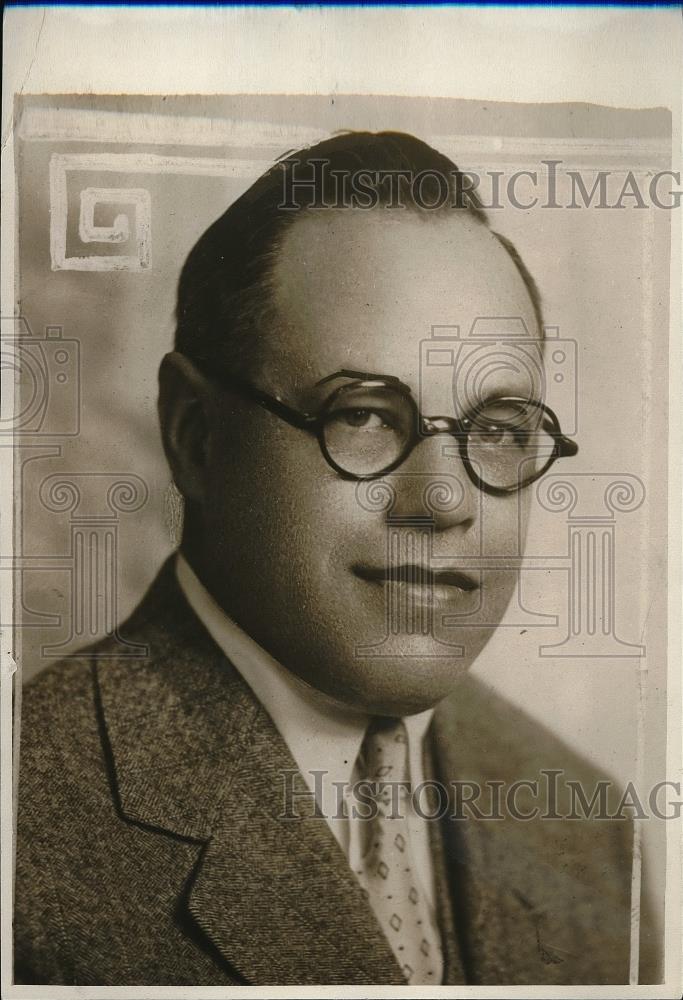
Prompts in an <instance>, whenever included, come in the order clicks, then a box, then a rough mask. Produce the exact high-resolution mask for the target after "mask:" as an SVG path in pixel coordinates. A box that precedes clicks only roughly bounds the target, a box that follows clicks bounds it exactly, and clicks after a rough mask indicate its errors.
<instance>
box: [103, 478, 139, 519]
mask: <svg viewBox="0 0 683 1000" xmlns="http://www.w3.org/2000/svg"><path fill="white" fill-rule="evenodd" d="M148 496H149V491H148V489H147V484H146V483H145V482H144V480H142V479H140V477H139V476H134V475H129V476H126V477H125V478H124V479H118V480H117V481H116V482H114V483H112V484H111V486H110V487H109V489H108V490H107V505H108V506H109V509H110V510H112V511H114V512H115V513H118V514H130V513H132V512H133V511H136V510H140V508H141V507H144V505H145V504H146V503H147V498H148Z"/></svg>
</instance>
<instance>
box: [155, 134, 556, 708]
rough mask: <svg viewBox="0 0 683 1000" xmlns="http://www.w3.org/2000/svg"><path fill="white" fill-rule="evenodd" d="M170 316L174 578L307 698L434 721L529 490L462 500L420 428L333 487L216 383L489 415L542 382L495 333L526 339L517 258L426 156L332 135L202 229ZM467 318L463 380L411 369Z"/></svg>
mask: <svg viewBox="0 0 683 1000" xmlns="http://www.w3.org/2000/svg"><path fill="white" fill-rule="evenodd" d="M321 162H322V163H324V164H325V166H324V167H323V168H321V166H320V164H321ZM416 178H417V181H416ZM306 181H308V182H309V183H308V184H306V183H305V182H306ZM293 182H296V183H293ZM354 185H355V187H354ZM444 185H445V186H444ZM354 190H355V192H356V196H354ZM359 191H361V192H364V194H363V196H362V197H361V195H360V194H359V193H358V192H359ZM444 192H445V195H446V196H445V197H444ZM363 199H364V200H363ZM283 205H284V206H286V207H283ZM427 206H435V207H427ZM177 316H178V328H177V338H176V352H177V353H175V354H173V355H170V356H168V357H167V358H166V359H165V360H164V364H163V365H162V370H161V397H160V413H161V420H162V430H163V436H164V443H165V448H166V452H167V455H168V458H169V462H170V465H171V469H172V472H173V476H174V480H175V482H176V485H177V486H178V488H179V489H180V491H181V493H182V494H183V496H184V498H185V511H186V514H185V518H186V520H185V529H184V536H183V550H184V551H185V553H186V555H187V557H188V559H189V560H190V562H191V564H192V565H193V566H194V567H195V569H196V570H197V572H198V574H199V575H200V577H201V578H202V580H203V581H204V582H205V584H206V585H207V586H208V588H209V589H210V590H211V592H212V594H213V596H214V597H215V598H216V600H217V601H218V602H219V603H220V604H221V605H222V606H223V608H224V609H225V610H226V611H227V612H228V614H230V615H231V616H232V617H233V618H234V619H235V620H236V621H237V622H238V624H239V625H241V626H242V627H243V628H244V629H245V630H246V631H247V632H248V633H249V634H250V635H252V636H253V637H254V638H255V639H256V640H257V641H258V642H260V643H261V645H263V646H264V648H265V649H267V650H268V651H269V652H270V653H271V654H272V655H273V656H274V657H275V658H276V659H278V660H279V661H280V662H281V663H282V664H283V665H284V666H285V667H286V668H287V669H289V670H290V671H292V672H293V673H294V674H296V675H297V676H299V677H300V678H301V679H302V680H304V681H305V682H307V683H308V684H310V685H311V686H313V687H314V688H316V689H318V690H319V691H321V692H323V693H324V694H326V695H328V696H330V697H332V698H334V699H335V700H337V701H339V702H342V703H345V704H348V705H350V706H353V707H356V708H361V709H363V710H367V711H371V712H380V713H382V712H384V713H386V714H405V713H407V712H413V711H419V710H421V709H423V708H426V707H428V706H430V705H433V704H435V703H436V702H437V701H439V700H440V699H441V698H443V697H444V696H445V695H446V694H448V692H449V691H450V689H451V688H452V686H453V683H454V681H455V679H456V678H457V676H458V675H459V674H460V673H461V672H462V671H463V670H464V669H466V668H467V667H468V666H469V665H470V664H471V663H472V661H473V660H474V658H475V657H476V656H477V654H478V653H479V651H480V650H481V649H482V647H483V646H484V645H485V643H486V641H487V640H488V638H489V637H490V635H491V634H492V632H493V630H494V629H495V627H496V626H497V625H498V623H499V622H500V620H501V618H502V616H503V613H504V611H505V608H506V606H507V603H508V601H509V598H510V596H511V593H512V590H513V588H514V583H515V574H514V572H511V571H510V570H506V569H496V568H487V569H486V570H485V571H484V570H482V568H481V566H482V563H481V559H482V557H488V556H506V555H507V556H512V555H514V554H515V553H517V552H518V551H519V546H520V545H521V544H522V542H523V537H524V533H525V525H526V516H527V511H528V491H526V492H525V491H523V490H522V491H520V492H509V493H504V492H499V493H496V492H495V491H492V492H489V491H486V490H482V489H481V488H480V487H479V485H475V482H474V481H473V476H472V474H471V472H472V469H474V471H475V473H476V472H477V471H480V468H479V466H478V465H477V462H476V460H474V461H473V463H471V468H470V472H469V473H468V471H467V469H466V459H467V454H468V453H467V451H466V450H465V453H464V454H463V447H462V446H459V443H458V442H459V439H458V438H457V436H456V437H453V436H451V435H449V434H430V435H425V436H422V435H421V434H419V433H417V434H416V436H415V442H414V444H415V446H414V447H412V450H409V453H407V454H406V457H405V460H404V461H403V462H402V463H401V464H400V465H398V466H396V467H395V468H392V469H391V470H390V471H389V472H387V473H386V474H385V475H383V476H381V478H378V479H369V480H358V479H353V478H348V477H345V476H343V475H340V474H339V471H338V470H336V469H335V468H333V466H332V465H331V464H330V463H329V461H326V458H325V457H324V455H323V451H322V450H321V448H320V446H319V441H318V440H317V439H316V436H315V435H314V434H309V433H306V430H305V429H302V428H299V427H296V426H293V425H292V423H290V422H287V421H286V420H283V419H280V418H279V416H278V414H277V413H276V412H273V411H272V409H270V410H269V409H266V408H264V407H263V406H260V405H258V403H256V402H254V400H253V399H250V398H247V396H246V395H245V394H243V393H241V392H239V391H235V390H234V387H232V388H231V384H232V383H231V382H230V379H229V378H223V377H222V375H223V373H233V374H237V375H239V376H240V377H241V378H242V379H243V380H246V381H248V382H249V383H250V384H251V385H253V386H255V387H256V388H257V389H259V390H261V391H262V392H264V393H267V394H268V395H269V396H270V397H273V398H278V399H281V400H283V401H284V402H285V403H286V404H287V405H288V406H289V407H292V408H294V409H295V410H296V411H297V412H300V413H306V414H312V415H315V414H317V413H319V412H320V410H321V408H324V406H325V404H326V400H327V399H328V398H329V397H330V394H331V393H332V392H334V391H335V390H337V389H339V388H340V386H342V385H344V386H345V385H346V384H347V383H348V381H349V377H348V376H344V377H343V378H342V377H341V376H340V377H339V379H337V380H331V381H326V379H328V377H329V376H330V375H333V374H335V373H339V372H342V371H354V372H360V373H371V374H373V375H386V376H393V377H397V378H398V379H400V381H401V382H402V383H403V384H404V385H405V386H408V387H409V388H410V389H411V390H412V393H413V395H414V397H415V398H416V400H417V402H418V404H419V408H420V410H421V412H422V413H423V414H425V415H429V416H442V417H450V418H457V419H459V420H460V421H462V420H463V419H465V420H466V419H467V418H468V415H471V413H472V412H473V408H474V409H476V406H477V404H478V403H481V402H482V401H483V400H484V398H486V399H488V400H492V399H497V398H500V397H519V398H523V399H528V398H529V397H530V396H531V395H534V394H535V393H537V392H538V391H539V387H538V386H530V384H529V376H528V373H527V372H525V371H524V370H522V369H521V368H520V367H519V366H517V367H516V366H515V365H514V364H510V363H506V362H505V361H503V362H502V363H501V354H500V343H501V342H504V341H505V339H506V338H509V336H510V330H511V324H512V327H514V328H515V329H518V328H521V329H524V328H525V329H526V330H527V331H528V337H529V339H532V338H534V337H536V338H540V337H541V330H540V307H539V300H538V295H537V292H536V289H535V286H534V285H533V282H532V280H531V279H530V277H529V275H528V273H527V272H526V270H525V268H524V266H523V264H522V263H521V261H520V260H519V258H518V256H517V255H516V253H515V252H514V248H512V247H511V246H510V245H509V244H508V243H506V241H503V240H502V239H501V238H500V237H498V236H497V235H496V234H494V233H493V232H492V231H491V230H490V229H489V228H488V224H487V220H486V217H485V215H484V213H483V211H482V210H481V208H480V206H479V204H478V203H477V201H476V199H475V197H474V195H473V194H472V193H471V192H470V191H468V189H467V185H466V183H465V182H464V179H463V176H462V175H461V174H460V172H459V171H458V170H457V168H456V167H455V165H454V164H453V163H452V162H451V161H450V160H448V159H447V158H446V157H444V156H442V155H441V154H439V153H437V152H436V151H435V150H433V149H431V148H430V147H429V146H427V145H425V144H424V143H422V142H420V141H419V140H417V139H415V138H413V137H410V136H404V135H401V134H397V133H380V134H377V135H374V134H369V133H356V134H349V135H342V136H337V137H335V138H333V139H330V140H327V141H326V142H324V143H321V144H319V145H318V146H316V147H313V148H312V149H309V150H306V151H305V152H303V153H297V154H293V155H292V156H290V157H288V158H287V159H286V160H284V161H281V162H280V163H278V164H276V165H275V167H273V168H272V169H271V170H270V171H269V172H268V173H267V174H266V175H264V176H263V177H261V178H260V179H259V180H258V181H257V182H256V183H255V184H254V185H253V186H252V188H250V189H249V191H247V192H246V194H244V195H243V196H242V197H241V198H240V199H238V201H237V202H235V203H234V204H233V205H232V206H231V207H230V208H229V209H228V211H227V212H226V213H225V214H224V215H223V216H222V217H221V218H220V219H219V220H218V221H217V222H216V223H214V225H213V226H211V227H210V228H209V230H207V232H206V233H205V234H204V235H203V236H202V237H201V239H200V240H199V242H198V243H197V245H196V246H195V248H194V249H193V250H192V252H191V254H190V255H189V257H188V260H187V262H186V264H185V267H184V269H183V273H182V276H181V279H180V284H179V292H178V309H177ZM482 317H483V318H488V327H487V330H488V336H491V335H492V334H493V339H492V340H491V352H490V355H489V363H486V362H485V363H484V365H483V367H482V366H481V359H479V361H478V364H479V369H478V370H479V371H480V376H479V377H475V378H471V377H469V375H470V374H471V373H468V371H467V370H466V368H461V370H460V372H455V373H454V370H453V367H452V366H440V365H439V364H434V365H432V364H430V363H429V361H425V358H427V357H428V352H425V345H424V342H425V341H428V340H429V338H430V337H431V335H432V333H433V331H434V330H435V329H440V330H443V329H444V328H447V327H448V328H451V329H452V330H453V328H455V327H458V328H459V330H460V331H461V332H463V333H465V332H466V331H469V330H471V329H472V328H473V326H474V325H475V321H477V320H480V319H481V318H482ZM492 318H493V319H492ZM496 318H497V319H496ZM515 323H516V324H517V326H515ZM520 323H521V326H520ZM475 328H476V327H475ZM453 336H454V337H456V334H455V331H454V330H453ZM513 336H514V334H513ZM437 346H438V345H437ZM496 351H497V352H498V353H497V354H496ZM480 353H481V351H480ZM482 372H483V374H481V373H482ZM373 391H374V390H373ZM353 398H355V399H356V403H355V404H354V407H355V408H354V410H353V411H348V413H346V412H345V415H344V417H343V419H344V421H345V424H344V426H345V428H346V430H348V428H349V427H351V428H353V432H354V435H355V436H354V438H353V440H354V441H358V440H359V439H360V437H359V436H360V435H361V434H362V435H364V436H363V438H362V446H363V447H366V448H367V442H368V441H370V440H371V437H370V436H369V435H372V434H373V433H376V434H378V435H382V434H386V430H387V426H388V424H387V422H386V421H385V420H384V418H383V416H382V411H381V409H376V410H367V411H366V410H365V409H363V408H362V407H361V406H360V404H359V403H358V399H359V398H360V397H358V396H356V397H353ZM411 412H412V411H411ZM387 420H388V418H387ZM424 426H426V425H424ZM465 426H467V425H466V423H465V424H462V423H461V424H460V425H459V427H460V429H461V430H462V428H463V427H465ZM422 430H424V427H423V428H422ZM491 433H493V432H491ZM491 433H489V434H488V438H487V439H486V445H487V446H489V445H490V443H491V442H493V438H492V437H491ZM495 433H498V431H495ZM344 440H346V439H344ZM494 443H495V442H494ZM353 447H358V445H357V444H354V445H353ZM463 459H465V462H464V461H463ZM432 573H435V574H436V575H435V576H432V575H431V574H432Z"/></svg>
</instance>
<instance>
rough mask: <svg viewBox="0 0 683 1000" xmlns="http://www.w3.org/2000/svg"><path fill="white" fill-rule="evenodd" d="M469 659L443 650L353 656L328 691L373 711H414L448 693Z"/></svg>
mask: <svg viewBox="0 0 683 1000" xmlns="http://www.w3.org/2000/svg"><path fill="white" fill-rule="evenodd" d="M446 653H447V651H446ZM471 662H472V660H471V658H466V657H457V656H449V655H448V654H447V655H445V656H444V655H443V652H442V654H441V655H430V654H429V653H428V652H427V653H426V654H425V652H422V653H421V654H416V653H415V652H412V653H403V654H401V653H393V654H385V655H381V654H378V655H376V656H372V657H367V656H365V657H359V656H356V657H355V659H354V661H353V670H352V671H344V672H340V675H337V680H336V683H334V689H333V690H329V691H328V693H329V694H330V695H332V697H334V698H335V699H336V700H337V701H341V702H343V703H344V704H346V705H348V706H349V707H350V708H354V709H356V710H357V711H362V712H367V713H369V714H372V715H391V716H404V715H414V714H416V713H417V712H424V711H426V710H427V709H429V708H434V706H435V705H437V704H438V703H439V702H440V701H443V699H444V698H446V697H448V695H449V694H450V693H451V692H452V691H453V689H454V688H455V687H456V685H457V684H458V681H459V680H460V678H461V677H462V676H463V675H464V674H465V673H466V672H467V670H468V669H469V666H470V664H471ZM328 679H330V680H331V678H329V675H328Z"/></svg>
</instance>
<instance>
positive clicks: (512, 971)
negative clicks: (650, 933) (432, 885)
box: [15, 561, 652, 986]
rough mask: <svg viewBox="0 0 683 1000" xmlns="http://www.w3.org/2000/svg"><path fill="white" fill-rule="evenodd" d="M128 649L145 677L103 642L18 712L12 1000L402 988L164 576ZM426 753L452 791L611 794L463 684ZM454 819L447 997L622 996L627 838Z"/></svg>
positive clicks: (441, 890)
mask: <svg viewBox="0 0 683 1000" xmlns="http://www.w3.org/2000/svg"><path fill="white" fill-rule="evenodd" d="M121 634H123V635H125V637H126V638H128V639H130V640H131V641H133V642H136V643H144V644H145V645H146V647H147V650H148V654H147V656H145V657H143V658H131V657H125V656H121V655H120V652H119V650H120V644H118V645H117V646H116V647H115V646H114V645H113V643H112V641H111V640H105V641H103V642H102V643H99V644H98V645H96V646H94V647H93V648H92V649H90V650H88V651H85V652H84V653H83V654H82V656H80V657H78V658H76V659H69V660H65V661H62V662H61V663H59V664H57V665H55V666H52V667H50V668H48V669H47V670H45V671H44V672H43V673H42V674H41V675H39V677H38V678H37V679H36V680H35V681H34V682H33V683H31V684H29V685H27V686H26V689H25V691H24V693H23V704H22V722H21V745H20V782H19V798H18V829H17V859H16V882H15V981H16V982H19V983H25V984H28V983H30V984H83V985H126V984H129V985H155V984H156V985H176V986H179V985H223V984H231V983H234V984H259V985H261V984H263V985H272V984H319V983H331V984H335V983H348V984H390V985H391V984H393V985H400V984H403V982H404V981H403V978H402V975H401V972H400V969H399V967H398V964H397V962H396V960H395V959H394V956H393V953H392V951H391V949H390V947H389V944H388V942H387V940H386V939H385V937H384V935H383V933H382V931H381V929H380V927H379V925H378V924H377V921H376V919H375V917H374V915H373V913H372V911H371V910H370V908H369V905H368V903H367V902H366V900H365V898H364V896H363V894H362V891H361V889H360V887H359V885H358V883H357V882H356V880H355V878H354V876H353V875H352V873H351V871H350V869H349V867H348V864H347V862H346V859H345V857H344V855H343V853H342V851H341V849H340V848H339V846H338V844H337V842H336V840H335V839H334V837H333V835H332V833H331V831H330V830H329V828H328V826H327V823H326V822H325V821H324V820H320V819H316V818H315V817H314V816H312V815H310V814H309V813H307V814H306V815H305V816H304V817H303V818H300V819H297V820H296V821H292V820H285V819H283V816H282V814H283V779H282V774H283V772H286V771H290V772H291V770H292V769H295V768H296V765H295V764H294V761H293V759H292V757H291V755H290V753H289V751H288V749H287V747H286V746H285V744H284V742H283V740H282V738H281V737H280V735H279V733H278V732H277V730H276V729H275V727H274V724H273V723H272V721H271V719H270V718H269V717H268V715H267V714H266V713H265V711H264V710H263V708H262V707H261V705H260V704H259V703H258V702H257V700H256V699H255V697H254V695H253V693H252V692H251V690H250V689H249V687H248V686H247V685H246V683H245V682H244V681H243V680H242V678H241V676H240V674H239V673H238V671H237V670H236V669H235V668H234V667H233V666H232V664H231V663H230V662H229V661H228V660H227V659H226V658H225V656H224V654H223V653H222V652H221V651H220V649H219V648H218V647H217V646H216V645H215V644H214V642H213V640H212V639H211V638H210V636H209V635H208V633H207V632H206V630H205V629H204V627H203V626H202V624H201V623H200V622H199V620H198V619H197V618H196V617H195V615H194V613H193V612H192V610H191V609H190V607H189V605H188V604H187V602H186V601H185V598H184V597H183V595H182V592H181V591H180V588H179V587H178V584H177V582H176V579H175V573H174V570H173V565H172V563H171V562H170V561H169V562H168V563H167V564H166V565H165V566H164V568H163V569H162V571H161V572H160V574H159V576H158V577H157V579H156V581H155V582H154V583H153V585H152V587H151V588H150V590H149V592H148V594H147V595H146V597H145V598H144V599H143V601H142V603H141V605H140V606H139V607H138V609H137V610H136V611H135V612H134V614H133V615H132V617H131V618H130V619H129V620H128V622H127V623H126V624H125V625H124V626H123V628H122V630H121ZM430 741H431V743H430V766H431V767H432V769H433V774H434V775H435V776H436V777H438V778H439V779H440V780H441V781H442V782H443V783H444V784H448V783H449V782H452V781H453V780H454V779H457V778H462V779H463V780H464V779H467V780H471V781H480V782H481V781H485V780H486V779H487V778H492V779H494V780H501V779H502V780H510V781H512V780H516V779H520V778H533V777H534V774H536V775H537V774H538V769H539V767H544V768H561V769H563V771H564V772H565V773H566V774H567V775H570V776H571V777H572V778H574V779H576V780H581V781H583V782H585V783H590V782H594V781H595V780H596V779H597V778H598V777H600V776H599V775H596V774H595V772H594V771H593V770H592V769H591V768H590V767H588V766H587V765H586V764H585V763H584V762H583V761H582V760H581V759H580V758H578V757H576V756H575V755H574V754H572V753H571V752H570V751H569V750H568V749H567V748H566V747H565V746H563V745H562V744H561V743H560V742H559V741H557V740H556V739H555V738H554V737H553V736H552V735H551V734H549V733H548V732H547V731H545V730H543V729H542V728H541V727H539V726H538V725H537V724H536V723H534V722H532V721H530V720H529V719H528V718H527V717H526V716H524V715H523V713H521V712H519V711H517V710H513V709H512V708H511V706H510V705H509V704H507V703H505V702H504V701H502V700H501V699H500V698H499V697H497V696H495V695H494V694H493V693H492V692H490V691H488V690H487V689H486V688H484V687H482V686H481V685H478V684H476V683H473V682H470V681H465V682H463V683H462V684H461V685H460V686H459V687H458V688H457V690H456V691H455V692H454V695H453V697H452V698H449V699H447V701H446V702H444V703H442V704H441V705H440V706H439V708H438V709H437V712H436V713H435V718H434V721H433V724H432V728H431V730H430ZM450 817H451V811H450V809H449V812H448V814H447V815H446V816H445V817H444V818H443V819H441V820H440V821H439V822H434V823H431V824H430V831H431V837H432V845H433V848H434V852H435V869H436V873H437V890H438V916H439V920H440V923H441V931H442V934H443V937H444V943H445V951H446V975H445V981H446V982H450V983H465V982H466V983H473V984H550V985H556V984H557V985H560V984H562V985H571V984H589V983H596V984H601V983H604V984H610V983H626V982H628V974H629V973H628V966H629V933H630V932H629V913H630V861H631V836H630V830H629V826H628V824H627V823H623V822H604V821H603V822H595V821H581V820H559V819H558V820H538V821H534V820H530V821H526V822H522V821H517V820H513V819H511V818H506V819H502V820H496V821H491V820H477V819H475V818H472V817H469V818H459V819H458V818H456V819H453V818H450ZM650 974H651V973H650V972H648V973H647V975H650ZM646 981H647V980H646ZM650 981H652V980H650Z"/></svg>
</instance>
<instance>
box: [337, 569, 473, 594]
mask: <svg viewBox="0 0 683 1000" xmlns="http://www.w3.org/2000/svg"><path fill="white" fill-rule="evenodd" d="M353 571H354V573H355V574H356V576H359V577H360V578H361V580H366V581H367V582H368V583H399V584H405V585H408V586H411V587H424V588H441V587H455V588H457V589H458V590H461V591H464V592H465V593H469V592H470V591H473V590H478V589H479V581H478V580H476V579H475V578H474V577H473V576H470V575H469V574H468V573H463V572H461V571H459V570H453V569H439V570H434V569H431V568H429V567H428V566H420V565H416V564H413V563H404V564H402V565H400V566H379V567H376V566H360V565H356V566H354V567H353Z"/></svg>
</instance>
